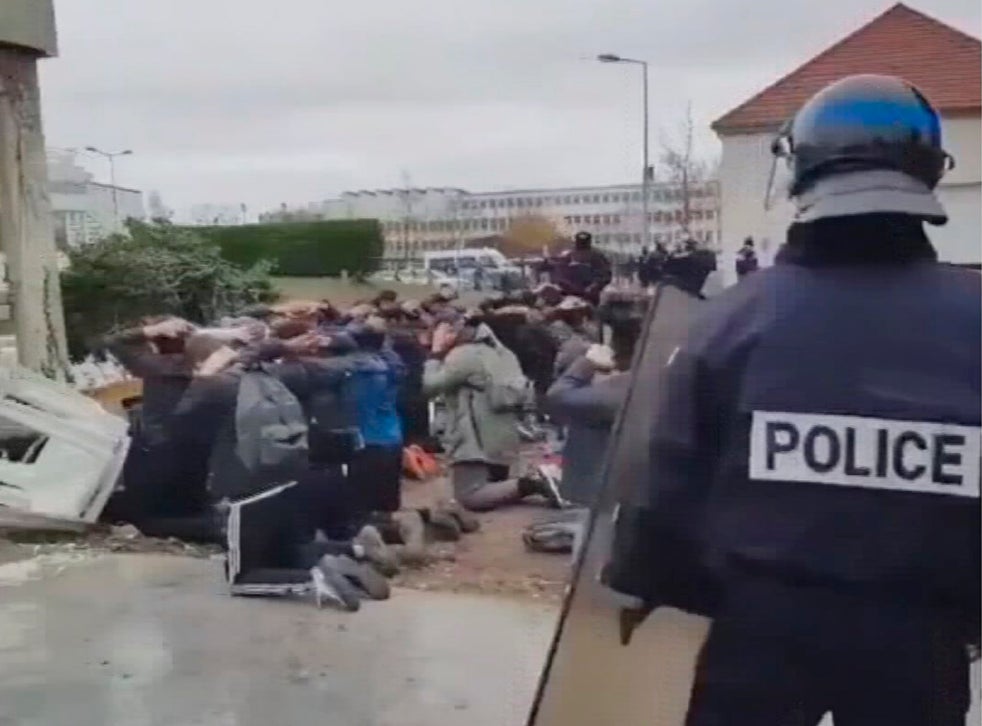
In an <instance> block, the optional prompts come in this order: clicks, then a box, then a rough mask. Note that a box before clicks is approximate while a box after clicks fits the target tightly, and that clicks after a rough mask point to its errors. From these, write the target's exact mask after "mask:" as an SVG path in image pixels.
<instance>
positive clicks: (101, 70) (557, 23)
mask: <svg viewBox="0 0 982 726" xmlns="http://www.w3.org/2000/svg"><path fill="white" fill-rule="evenodd" d="M889 4H890V3H889V2H888V1H886V0H823V2H822V3H821V10H822V11H821V13H816V12H815V10H814V7H815V6H814V4H813V3H795V2H786V1H785V0H782V1H781V2H777V1H775V0H754V1H753V2H751V1H750V0H744V1H742V2H741V1H734V0H725V1H724V0H658V1H655V0H493V1H492V0H481V1H477V0H412V2H406V1H405V0H354V1H351V2H345V1H344V0H331V1H328V0H166V2H147V1H145V0H56V9H57V15H58V33H59V42H60V51H61V52H60V57H58V58H56V59H52V60H47V61H44V63H43V65H42V93H43V99H44V112H45V124H46V131H47V140H48V144H49V145H50V146H55V147H85V146H88V145H94V146H98V147H101V148H104V149H107V150H117V149H124V148H131V149H133V151H134V155H133V156H132V157H128V158H126V159H122V160H120V161H119V162H118V164H117V180H118V182H119V183H120V184H122V185H127V186H135V187H138V188H141V189H144V190H150V189H159V190H160V191H161V193H162V195H163V198H164V201H165V203H166V204H167V205H168V206H171V207H173V208H176V209H178V210H179V211H183V210H185V209H186V208H187V207H189V206H190V205H191V204H193V203H197V202H214V203H236V204H237V203H245V204H247V205H248V206H249V208H250V211H252V212H253V213H255V212H258V211H262V210H265V209H269V208H271V207H274V206H277V205H278V204H279V203H280V202H287V203H289V204H291V205H293V204H301V203H306V202H309V201H313V200H319V199H325V198H329V197H332V196H334V195H336V194H338V193H339V192H341V191H344V190H346V189H358V188H375V187H392V186H399V185H401V184H402V182H403V178H404V175H408V177H409V179H410V181H411V183H412V184H413V185H414V186H460V187H464V188H466V189H470V190H474V191H477V190H488V189H503V188H524V187H537V186H564V185H590V184H602V183H619V182H624V181H630V180H633V179H635V178H637V177H640V167H641V164H640V157H641V123H640V118H641V117H640V114H641V99H640V90H641V84H640V75H639V74H640V69H637V68H635V67H631V66H622V65H621V66H617V65H602V64H599V63H597V62H595V61H593V60H591V59H592V58H593V57H594V56H595V55H596V54H597V53H603V52H613V53H618V54H620V55H623V56H633V57H638V58H644V59H647V60H648V61H650V63H651V70H652V73H651V93H652V101H651V109H652V120H651V128H652V139H653V143H654V145H655V147H656V148H657V146H658V142H659V140H660V139H661V138H662V137H665V136H668V137H670V136H672V134H673V132H675V131H676V130H677V128H678V127H679V125H680V123H681V120H682V119H683V117H684V115H685V109H686V105H687V103H690V102H691V104H692V109H693V116H694V119H695V123H696V126H697V127H698V128H699V130H700V132H699V135H698V143H699V147H700V150H701V152H702V153H703V154H705V155H707V156H708V155H712V154H715V153H716V152H717V145H716V140H715V136H714V135H713V134H712V132H710V131H709V130H708V124H709V123H710V122H711V121H712V120H713V119H714V118H716V117H717V116H719V115H721V114H722V113H724V112H725V111H727V110H729V109H730V108H731V107H733V106H734V105H736V104H738V103H740V102H742V101H743V100H745V99H746V98H747V97H749V96H750V95H751V94H753V93H755V92H756V91H758V90H760V88H762V87H763V86H765V85H767V84H769V83H771V82H773V81H774V80H776V78H777V77H778V76H779V75H781V74H783V73H786V72H787V71H789V70H791V69H792V68H793V67H795V66H796V65H798V64H800V63H801V62H803V61H805V60H807V59H808V58H810V57H811V56H813V55H814V54H816V53H817V52H819V51H821V50H823V49H824V48H825V47H827V46H828V45H830V44H831V43H833V42H834V41H836V40H838V39H839V38H840V37H842V36H843V35H845V34H846V33H848V32H850V31H852V30H853V29H855V28H856V27H857V26H859V25H860V24H862V23H864V22H866V21H867V20H869V19H871V18H872V17H874V16H875V15H877V14H879V13H880V12H882V11H883V10H884V9H885V8H886V7H888V6H889ZM910 4H912V5H913V6H914V7H916V8H918V9H919V10H922V11H924V12H927V13H929V14H932V15H934V16H936V17H938V18H939V19H941V20H944V21H946V22H948V23H950V24H952V25H955V26H956V27H959V28H962V29H964V30H967V31H968V32H971V33H972V34H974V35H978V34H979V25H980V6H979V2H978V0H930V1H927V0H925V1H924V2H918V1H917V0H913V2H911V3H910ZM84 163H85V165H86V166H87V167H88V168H89V169H90V170H91V171H93V172H94V173H95V174H96V175H97V177H99V178H104V177H106V176H107V174H108V171H107V169H106V164H105V162H104V161H102V160H100V159H95V158H85V159H84Z"/></svg>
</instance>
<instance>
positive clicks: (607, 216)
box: [603, 214, 610, 226]
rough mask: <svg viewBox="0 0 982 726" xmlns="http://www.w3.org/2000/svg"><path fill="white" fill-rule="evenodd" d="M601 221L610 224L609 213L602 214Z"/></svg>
mask: <svg viewBox="0 0 982 726" xmlns="http://www.w3.org/2000/svg"><path fill="white" fill-rule="evenodd" d="M603 223H604V224H606V225H608V226H609V225H610V215H609V214H605V215H604V216H603Z"/></svg>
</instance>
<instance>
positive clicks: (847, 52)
mask: <svg viewBox="0 0 982 726" xmlns="http://www.w3.org/2000/svg"><path fill="white" fill-rule="evenodd" d="M855 73H878V74H883V75H893V76H900V77H901V78H905V79H906V80H908V81H910V82H911V83H913V84H914V85H915V86H917V87H918V88H919V89H920V90H921V91H922V92H923V93H924V94H925V95H926V96H927V97H928V99H930V101H931V103H933V104H934V105H935V107H936V108H938V109H939V110H940V111H941V112H943V113H946V114H949V115H952V114H953V115H957V114H967V113H972V112H976V111H978V110H979V109H980V107H982V43H980V42H979V39H978V38H974V37H972V36H971V35H968V34H966V33H963V32H962V31H960V30H956V29H955V28H952V27H951V26H949V25H945V24H944V23H942V22H940V21H938V20H935V19H934V18H931V17H928V16H927V15H924V14H923V13H920V12H918V11H916V10H913V9H911V8H909V7H907V6H906V5H904V4H902V3H898V4H897V5H894V6H893V7H891V8H890V9H889V10H887V11H886V12H885V13H883V14H882V15H880V16H878V17H877V18H874V19H873V20H872V21H870V22H869V23H867V24H866V25H864V26H863V27H861V28H860V29H859V30H857V31H855V32H854V33H852V34H851V35H848V36H846V37H845V38H843V39H842V40H840V41H839V42H838V43H836V44H835V45H833V46H832V47H830V48H829V49H828V50H826V51H824V52H822V53H820V54H819V55H817V56H815V57H814V58H812V59H811V60H810V61H808V62H807V63H805V64H804V65H803V66H801V67H800V68H798V69H796V70H794V71H792V72H791V73H789V74H788V75H786V76H785V77H784V78H782V79H780V80H779V81H777V82H776V83H774V84H773V85H771V86H769V87H768V88H765V89H764V90H763V91H761V92H760V93H758V94H757V95H756V96H754V97H753V98H751V99H750V100H749V101H746V102H744V103H743V104H741V105H739V106H737V107H736V108H735V109H733V110H732V111H730V112H729V113H727V114H725V115H724V116H722V117H720V118H719V119H717V120H716V121H715V122H714V123H713V130H715V131H716V132H717V133H721V134H733V133H747V132H752V131H758V130H763V129H768V128H772V127H775V126H778V125H780V124H781V123H782V122H784V121H785V120H786V119H788V118H790V117H791V116H792V115H793V114H794V113H795V112H796V111H797V110H798V108H799V107H800V106H801V104H802V103H804V102H805V101H806V100H807V99H808V98H810V97H811V96H812V94H814V93H816V92H817V91H819V90H820V89H822V88H823V87H825V86H826V85H827V84H829V83H831V82H832V81H834V80H837V79H839V78H842V77H843V76H848V75H852V74H855Z"/></svg>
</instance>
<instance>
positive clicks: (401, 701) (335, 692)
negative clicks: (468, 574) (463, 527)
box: [0, 554, 556, 726]
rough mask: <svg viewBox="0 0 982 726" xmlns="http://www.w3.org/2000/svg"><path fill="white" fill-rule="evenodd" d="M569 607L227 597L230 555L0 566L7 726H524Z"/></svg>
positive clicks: (1, 698) (488, 601)
mask: <svg viewBox="0 0 982 726" xmlns="http://www.w3.org/2000/svg"><path fill="white" fill-rule="evenodd" d="M555 618H556V610H555V608H554V607H553V606H549V605H546V604H540V603H535V602H531V603H530V602H523V601H521V600H517V599H510V598H499V597H487V596H473V595H464V594H449V593H439V592H414V591H410V590H397V591H395V592H394V593H393V597H392V599H391V600H390V601H388V602H382V603H366V604H365V605H364V606H363V608H362V610H361V611H360V612H358V613H354V614H348V613H340V612H335V611H332V610H321V611H318V610H317V609H315V608H314V607H313V606H312V605H309V604H306V603H302V602H290V601H284V600H275V599H238V598H236V599H233V598H230V597H228V596H227V595H225V594H224V592H223V589H222V581H221V570H220V564H219V563H218V562H217V561H214V560H211V561H209V560H200V559H191V558H185V557H173V556H154V555H134V554H128V555H96V556H89V557H84V556H83V557H78V558H76V559H74V560H68V559H66V558H58V557H49V558H40V559H37V558H36V559H33V560H25V561H20V562H13V563H9V564H6V565H2V566H0V703H3V718H0V723H12V724H13V723H16V724H18V725H19V726H144V725H146V726H150V725H151V724H152V725H153V726H172V725H173V726H178V725H180V726H187V725H188V724H201V725H202V726H225V725H229V726H233V725H234V726H270V724H278V725H282V726H287V725H289V724H319V725H320V726H387V725H388V724H392V725H393V726H395V725H396V724H398V725H399V726H415V725H417V724H418V725H419V726H423V725H424V724H425V725H426V726H439V725H440V724H462V723H467V724H469V725H472V726H484V725H485V724H486V725H487V726H510V725H511V724H515V725H516V726H519V725H520V724H522V723H523V722H524V718H525V716H526V714H527V712H528V707H529V703H530V700H531V698H532V694H533V691H534V688H535V685H536V679H537V678H538V675H539V671H540V669H541V666H542V662H543V659H544V657H545V653H546V649H547V646H548V642H549V638H550V637H551V634H552V629H553V626H554V622H555Z"/></svg>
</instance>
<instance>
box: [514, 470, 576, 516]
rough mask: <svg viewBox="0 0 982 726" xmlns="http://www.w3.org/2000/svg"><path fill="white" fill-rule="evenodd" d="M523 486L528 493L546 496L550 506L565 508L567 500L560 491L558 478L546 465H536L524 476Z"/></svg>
mask: <svg viewBox="0 0 982 726" xmlns="http://www.w3.org/2000/svg"><path fill="white" fill-rule="evenodd" d="M522 484H523V485H524V486H523V488H524V489H525V491H526V492H527V493H528V494H538V495H539V496H540V497H543V498H545V500H546V501H547V502H548V503H549V506H551V507H553V508H554V509H563V508H564V507H566V506H567V502H566V500H565V499H563V495H562V494H561V493H560V492H559V481H558V479H557V478H556V477H555V476H554V475H553V474H552V473H551V472H549V471H548V469H547V468H546V467H541V466H536V467H533V469H532V470H531V471H530V472H529V473H528V474H527V475H525V476H523V477H522Z"/></svg>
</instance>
